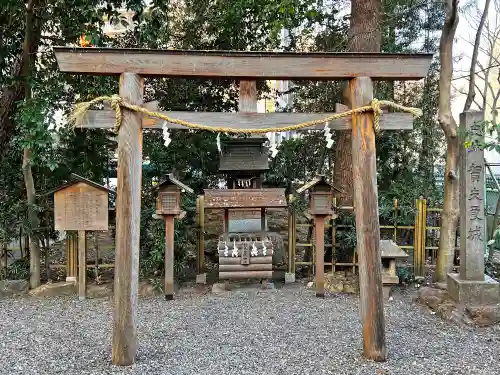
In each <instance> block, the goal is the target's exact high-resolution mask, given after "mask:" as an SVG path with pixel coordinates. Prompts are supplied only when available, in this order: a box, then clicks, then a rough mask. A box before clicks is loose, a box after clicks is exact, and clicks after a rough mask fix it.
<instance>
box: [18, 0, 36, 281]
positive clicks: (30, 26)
mask: <svg viewBox="0 0 500 375" xmlns="http://www.w3.org/2000/svg"><path fill="white" fill-rule="evenodd" d="M38 5H39V2H38V1H35V0H30V1H29V2H28V5H27V6H26V25H25V27H26V30H25V34H24V44H23V59H22V67H21V75H22V77H23V80H24V100H26V101H27V100H30V99H31V97H32V92H31V86H30V82H29V77H30V70H31V68H32V67H33V66H34V62H35V57H36V54H35V52H36V50H37V43H36V40H38V41H39V40H40V36H39V35H38V34H39V33H40V28H39V27H37V30H36V32H35V28H34V22H35V17H34V8H35V7H36V6H38ZM22 169H23V177H24V184H25V187H26V198H27V202H28V220H29V222H30V226H31V234H30V236H29V238H30V239H29V241H30V287H31V288H36V287H37V286H39V285H40V245H39V242H38V236H37V234H36V233H35V232H36V230H38V215H37V212H36V210H35V204H36V191H35V182H34V180H33V173H32V171H31V150H30V149H29V148H25V149H24V151H23V167H22Z"/></svg>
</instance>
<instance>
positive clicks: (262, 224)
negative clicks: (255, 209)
mask: <svg viewBox="0 0 500 375" xmlns="http://www.w3.org/2000/svg"><path fill="white" fill-rule="evenodd" d="M260 231H261V232H262V240H264V236H265V234H266V209H265V207H261V209H260Z"/></svg>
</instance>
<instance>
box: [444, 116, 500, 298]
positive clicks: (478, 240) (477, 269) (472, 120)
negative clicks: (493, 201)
mask: <svg viewBox="0 0 500 375" xmlns="http://www.w3.org/2000/svg"><path fill="white" fill-rule="evenodd" d="M483 128H484V127H483V113H482V112H475V111H474V112H472V111H468V112H465V113H462V114H461V115H460V129H461V133H462V134H467V137H468V139H469V141H468V142H467V144H466V146H467V147H466V148H464V149H463V150H461V151H462V152H461V155H460V177H459V178H460V270H459V273H449V274H448V282H447V284H448V291H449V293H450V295H451V297H452V298H453V299H454V300H456V301H458V302H461V303H465V304H467V305H489V304H496V303H498V302H500V284H499V283H498V282H497V281H495V280H493V279H492V278H491V277H489V276H488V275H485V273H484V250H485V244H486V241H487V238H486V217H485V212H484V206H485V196H484V186H485V185H484V183H485V181H484V175H485V162H484V150H483V148H482V144H483V143H484V131H483ZM461 144H462V146H461V147H463V144H464V142H461Z"/></svg>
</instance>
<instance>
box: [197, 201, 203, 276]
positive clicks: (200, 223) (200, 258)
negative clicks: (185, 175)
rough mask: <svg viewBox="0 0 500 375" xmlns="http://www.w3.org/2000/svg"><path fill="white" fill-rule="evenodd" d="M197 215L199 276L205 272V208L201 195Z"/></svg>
mask: <svg viewBox="0 0 500 375" xmlns="http://www.w3.org/2000/svg"><path fill="white" fill-rule="evenodd" d="M197 209H198V210H197V211H198V212H197V213H198V229H199V232H198V262H197V264H198V267H197V268H198V269H197V273H198V275H199V274H201V273H202V272H203V269H204V268H205V206H204V196H203V195H200V196H199V197H198V200H197Z"/></svg>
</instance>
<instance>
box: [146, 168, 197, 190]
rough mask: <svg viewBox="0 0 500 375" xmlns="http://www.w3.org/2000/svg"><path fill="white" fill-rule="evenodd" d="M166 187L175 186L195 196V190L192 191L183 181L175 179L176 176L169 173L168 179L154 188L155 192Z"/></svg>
mask: <svg viewBox="0 0 500 375" xmlns="http://www.w3.org/2000/svg"><path fill="white" fill-rule="evenodd" d="M165 185H175V186H177V187H178V188H179V189H181V190H183V191H186V192H188V193H190V194H194V190H193V189H191V188H190V187H189V186H187V185H186V184H184V183H182V182H181V181H179V180H178V179H177V178H175V176H174V174H173V173H169V174H168V175H167V178H165V179H164V180H163V181H161V182H160V183H158V185H156V186H155V187H154V188H153V191H154V190H156V189H159V188H160V187H161V186H165Z"/></svg>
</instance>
